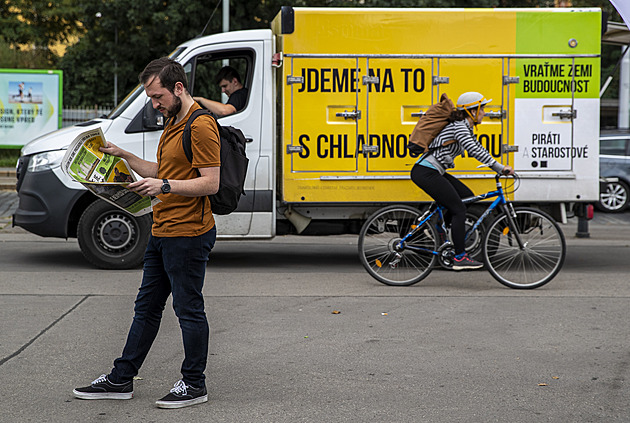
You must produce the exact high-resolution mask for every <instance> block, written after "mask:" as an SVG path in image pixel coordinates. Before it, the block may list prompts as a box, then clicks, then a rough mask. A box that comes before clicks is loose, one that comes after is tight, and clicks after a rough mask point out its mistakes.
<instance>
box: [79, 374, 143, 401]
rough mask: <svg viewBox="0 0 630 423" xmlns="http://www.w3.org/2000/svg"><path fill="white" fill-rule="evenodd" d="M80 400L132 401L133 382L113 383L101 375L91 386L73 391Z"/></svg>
mask: <svg viewBox="0 0 630 423" xmlns="http://www.w3.org/2000/svg"><path fill="white" fill-rule="evenodd" d="M72 393H73V394H74V396H75V397H77V398H79V399H131V398H133V380H130V381H129V382H125V383H112V382H110V381H109V378H108V377H107V375H101V376H100V377H99V378H98V379H96V380H94V381H93V382H92V384H91V385H90V386H86V387H85V388H77V389H74V390H73V391H72Z"/></svg>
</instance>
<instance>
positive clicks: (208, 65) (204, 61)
mask: <svg viewBox="0 0 630 423" xmlns="http://www.w3.org/2000/svg"><path fill="white" fill-rule="evenodd" d="M253 63H254V53H253V51H249V50H242V51H228V52H214V53H212V54H207V55H200V56H197V57H196V58H195V59H194V65H193V67H192V69H191V72H190V78H191V79H192V80H191V83H190V87H189V88H190V89H191V94H192V95H193V97H204V98H206V99H209V100H214V101H218V102H221V103H226V102H227V101H228V98H227V96H226V95H222V93H221V87H220V86H219V81H217V76H218V75H219V71H220V70H221V69H222V68H223V67H225V66H230V67H231V68H233V69H234V70H236V72H237V73H238V75H239V78H240V82H241V84H242V85H243V88H245V89H246V91H245V92H247V94H246V95H242V94H241V101H240V103H241V104H243V103H244V107H242V108H241V110H242V109H245V108H247V104H248V103H249V92H251V81H252V76H253V74H254V69H253ZM185 68H186V70H188V67H187V66H185ZM243 98H244V99H245V101H244V102H243V101H242V99H243ZM233 100H234V99H233ZM238 111H240V110H238ZM238 111H237V113H238Z"/></svg>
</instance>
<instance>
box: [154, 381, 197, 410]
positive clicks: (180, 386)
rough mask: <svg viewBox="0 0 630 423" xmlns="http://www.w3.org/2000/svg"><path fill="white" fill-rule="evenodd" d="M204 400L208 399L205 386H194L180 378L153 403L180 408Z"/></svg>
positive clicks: (163, 406) (164, 406)
mask: <svg viewBox="0 0 630 423" xmlns="http://www.w3.org/2000/svg"><path fill="white" fill-rule="evenodd" d="M206 401H208V391H206V387H205V386H204V387H203V388H195V387H193V386H190V385H186V384H185V383H184V381H183V380H180V381H178V382H177V383H176V384H175V387H174V388H173V389H171V392H170V393H169V394H168V395H167V396H165V397H164V398H162V399H160V400H158V401H156V402H155V404H156V405H157V406H158V407H160V408H182V407H188V406H190V405H195V404H201V403H202V402H206Z"/></svg>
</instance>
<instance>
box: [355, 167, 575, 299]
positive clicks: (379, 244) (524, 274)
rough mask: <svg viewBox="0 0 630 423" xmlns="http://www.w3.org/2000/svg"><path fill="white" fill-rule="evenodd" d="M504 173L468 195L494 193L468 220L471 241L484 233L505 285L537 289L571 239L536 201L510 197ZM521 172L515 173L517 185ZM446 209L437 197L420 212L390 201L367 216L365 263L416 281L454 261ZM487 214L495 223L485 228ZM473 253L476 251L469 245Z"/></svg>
mask: <svg viewBox="0 0 630 423" xmlns="http://www.w3.org/2000/svg"><path fill="white" fill-rule="evenodd" d="M500 177H501V176H500V175H496V177H495V180H496V190H494V191H490V192H487V193H485V194H481V195H477V196H474V197H470V198H466V199H464V200H463V202H464V203H465V204H472V203H476V202H479V201H481V200H485V199H489V198H495V197H496V199H495V200H494V201H493V202H492V203H490V205H489V206H488V208H487V209H486V210H485V211H484V213H483V214H482V215H481V216H480V217H479V218H478V219H477V220H476V222H474V224H472V225H469V228H468V230H467V233H466V239H467V244H469V243H470V240H471V238H474V237H476V238H479V237H481V240H482V241H481V245H480V247H481V257H482V259H483V262H484V265H485V268H486V269H487V270H488V271H489V272H490V274H491V275H492V276H493V277H494V278H495V279H496V280H497V281H499V282H501V283H502V284H503V285H505V286H508V287H510V288H515V289H533V288H538V287H540V286H543V285H544V284H546V283H547V282H549V281H550V280H552V279H553V278H554V277H555V276H556V275H557V274H558V272H560V269H561V268H562V265H563V264H564V259H565V256H566V242H565V239H564V235H563V233H562V230H561V229H560V227H559V226H558V224H557V223H556V222H555V220H554V219H553V218H552V217H551V216H549V215H548V214H547V213H545V212H543V211H541V210H538V209H535V208H531V207H514V206H513V205H512V204H511V203H510V202H509V201H508V200H507V199H506V198H505V192H504V188H503V185H502V184H501V180H500ZM517 182H518V176H516V175H514V185H513V186H516V184H517ZM444 212H445V209H444V208H443V207H442V206H440V205H438V204H436V203H432V204H431V205H430V207H429V208H428V209H427V210H426V211H425V212H424V213H422V214H421V212H420V210H418V209H416V208H413V207H410V206H404V205H399V206H388V207H385V208H383V209H381V210H378V211H377V212H375V213H374V214H373V215H372V216H370V217H369V218H368V220H367V221H366V222H365V224H364V225H363V227H362V228H361V233H360V235H359V256H360V258H361V263H362V264H363V266H364V267H365V269H366V270H367V271H368V273H369V274H370V275H372V276H373V277H374V278H375V279H376V280H378V281H379V282H382V283H384V284H386V285H397V286H405V285H413V284H415V283H417V282H420V281H421V280H422V279H424V278H426V277H427V276H428V275H429V273H431V271H432V270H433V268H434V267H435V266H436V265H437V264H438V263H439V265H441V266H442V267H444V268H447V269H448V268H450V267H451V266H452V260H453V256H454V249H453V244H452V242H451V241H450V240H449V236H448V228H447V227H446V225H445V223H444ZM488 216H492V217H491V218H490V223H489V224H488V225H487V227H485V228H484V226H483V224H482V223H483V222H484V220H485V219H486V218H488ZM468 252H469V254H470V253H471V251H470V250H469V251H468Z"/></svg>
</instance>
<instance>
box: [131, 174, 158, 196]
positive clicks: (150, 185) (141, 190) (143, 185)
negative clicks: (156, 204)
mask: <svg viewBox="0 0 630 423" xmlns="http://www.w3.org/2000/svg"><path fill="white" fill-rule="evenodd" d="M127 188H129V189H130V190H131V191H134V192H137V193H138V194H140V195H150V196H151V197H155V196H156V195H158V194H162V180H161V179H155V178H146V179H141V180H139V181H137V182H132V183H131V184H129V185H127Z"/></svg>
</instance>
